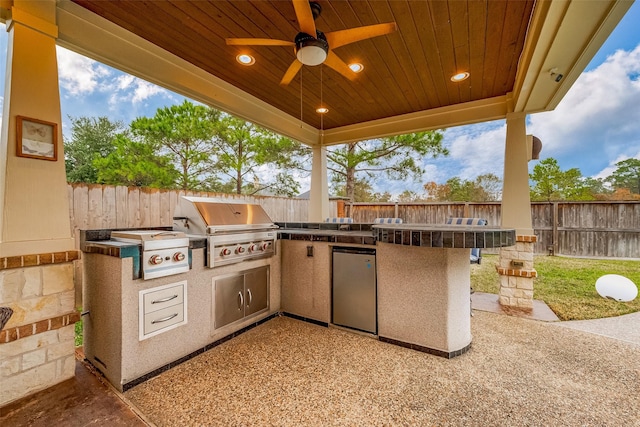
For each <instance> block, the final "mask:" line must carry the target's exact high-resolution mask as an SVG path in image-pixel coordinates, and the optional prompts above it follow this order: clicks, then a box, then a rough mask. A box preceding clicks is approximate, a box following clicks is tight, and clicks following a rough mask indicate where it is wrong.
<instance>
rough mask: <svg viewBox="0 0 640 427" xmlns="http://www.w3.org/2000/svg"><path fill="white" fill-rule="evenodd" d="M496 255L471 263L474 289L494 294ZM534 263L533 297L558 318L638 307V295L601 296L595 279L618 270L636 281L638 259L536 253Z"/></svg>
mask: <svg viewBox="0 0 640 427" xmlns="http://www.w3.org/2000/svg"><path fill="white" fill-rule="evenodd" d="M497 263H498V256H497V255H489V254H483V255H482V264H480V265H476V264H473V265H471V286H472V287H473V288H474V290H476V291H478V292H488V293H493V294H497V293H498V291H499V289H500V277H499V276H498V273H497V272H496V269H495V265H496V264H497ZM534 264H535V265H534V267H535V269H536V270H537V271H538V277H537V278H536V279H535V280H534V285H533V289H534V290H533V297H534V298H535V299H537V300H542V301H544V302H545V303H547V305H548V306H549V307H550V308H551V309H552V310H553V311H554V312H555V313H556V315H557V316H558V317H559V318H560V319H561V320H584V319H598V318H602V317H611V316H619V315H622V314H627V313H633V312H636V311H640V297H638V298H636V299H635V300H633V301H631V302H618V301H613V300H609V299H605V298H602V297H601V296H600V295H598V293H597V292H596V287H595V285H596V280H598V278H599V277H600V276H603V275H605V274H620V275H622V276H625V277H627V278H629V279H631V281H633V282H634V283H635V284H636V285H640V261H622V260H609V259H585V258H566V257H560V256H553V257H551V256H546V255H540V256H536V257H535V261H534Z"/></svg>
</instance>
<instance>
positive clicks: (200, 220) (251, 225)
mask: <svg viewBox="0 0 640 427" xmlns="http://www.w3.org/2000/svg"><path fill="white" fill-rule="evenodd" d="M174 215H175V216H174V218H173V219H174V229H177V230H183V231H185V232H187V233H190V234H214V233H215V232H218V231H234V230H247V229H267V228H276V225H275V224H273V221H271V218H269V215H267V213H266V212H265V211H264V209H263V208H262V206H260V205H256V204H251V203H237V202H231V201H229V200H223V199H217V198H210V197H190V196H182V197H181V198H180V199H179V200H178V206H177V207H176V211H175V214H174Z"/></svg>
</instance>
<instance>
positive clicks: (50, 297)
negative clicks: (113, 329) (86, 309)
mask: <svg viewBox="0 0 640 427" xmlns="http://www.w3.org/2000/svg"><path fill="white" fill-rule="evenodd" d="M79 258H80V252H78V251H76V250H73V251H65V252H53V253H42V254H29V255H22V256H11V257H0V306H5V307H9V308H11V309H12V310H13V315H12V316H11V318H9V321H8V322H7V324H6V325H5V327H4V329H3V330H2V331H0V407H2V406H4V405H6V404H8V403H11V402H13V401H15V400H18V399H20V398H23V397H26V396H28V395H30V394H33V393H35V392H38V391H40V390H43V389H45V388H48V387H50V386H52V385H55V384H58V383H60V382H62V381H64V380H66V379H69V378H72V377H73V376H74V375H75V367H76V362H75V322H77V321H78V320H79V319H80V313H78V312H77V311H76V307H75V288H74V281H73V274H74V267H73V261H75V260H78V259H79Z"/></svg>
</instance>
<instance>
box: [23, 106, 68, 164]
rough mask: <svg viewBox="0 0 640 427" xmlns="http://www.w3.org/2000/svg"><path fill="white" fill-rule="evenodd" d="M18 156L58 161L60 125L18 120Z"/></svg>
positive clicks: (40, 121) (42, 121)
mask: <svg viewBox="0 0 640 427" xmlns="http://www.w3.org/2000/svg"><path fill="white" fill-rule="evenodd" d="M16 120H17V126H16V135H17V147H16V155H17V156H19V157H30V158H32V159H42V160H52V161H56V160H58V144H57V138H58V125H57V124H56V123H50V122H45V121H44V120H38V119H31V118H29V117H23V116H18V117H17V118H16Z"/></svg>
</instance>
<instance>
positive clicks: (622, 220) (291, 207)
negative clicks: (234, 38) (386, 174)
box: [68, 184, 640, 258]
mask: <svg viewBox="0 0 640 427" xmlns="http://www.w3.org/2000/svg"><path fill="white" fill-rule="evenodd" d="M68 191H69V202H70V203H69V205H70V212H69V215H70V218H71V226H72V229H73V233H74V236H76V239H78V235H79V233H77V232H76V231H77V230H79V229H82V230H90V229H114V228H142V227H160V226H164V227H170V226H172V225H173V211H174V209H175V206H176V204H177V201H178V197H180V196H200V197H216V198H219V199H228V200H230V201H233V200H236V201H240V200H242V201H246V202H248V203H257V204H260V205H262V207H264V209H265V211H266V212H267V214H268V215H269V216H270V217H271V219H272V220H273V221H276V222H285V221H288V222H305V221H307V219H308V217H309V216H308V215H309V200H307V199H294V198H286V197H266V196H246V195H235V194H220V193H203V192H189V191H187V192H185V191H175V190H158V189H153V188H138V187H116V186H109V185H97V184H89V185H87V184H69V186H68ZM337 205H338V202H336V201H332V202H330V205H329V206H330V210H331V212H330V214H329V216H338V206H337ZM500 208H501V205H500V202H486V203H463V202H460V203H351V204H347V205H346V206H345V215H346V216H350V217H352V218H353V220H354V222H363V223H372V222H373V220H374V219H375V218H378V217H387V218H388V217H398V218H402V219H403V221H404V222H405V223H420V224H444V223H445V221H446V220H447V218H449V217H451V216H453V217H477V218H484V219H486V220H487V221H488V222H489V225H500ZM531 215H532V219H533V229H534V233H535V234H536V236H538V242H537V243H536V245H535V251H536V252H537V253H549V251H550V250H551V251H553V252H554V253H556V254H558V255H571V256H592V257H616V258H640V202H638V201H622V202H618V201H605V202H549V203H546V202H534V203H532V204H531Z"/></svg>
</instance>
